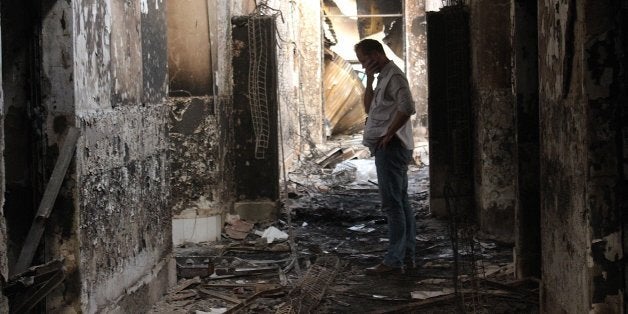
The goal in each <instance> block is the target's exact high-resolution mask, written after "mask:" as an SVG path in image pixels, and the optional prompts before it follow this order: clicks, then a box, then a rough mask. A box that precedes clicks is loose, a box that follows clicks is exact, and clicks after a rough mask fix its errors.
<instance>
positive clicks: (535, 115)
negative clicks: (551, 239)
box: [511, 0, 541, 278]
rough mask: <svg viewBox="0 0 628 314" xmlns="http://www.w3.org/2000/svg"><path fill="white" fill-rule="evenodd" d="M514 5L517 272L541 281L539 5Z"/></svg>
mask: <svg viewBox="0 0 628 314" xmlns="http://www.w3.org/2000/svg"><path fill="white" fill-rule="evenodd" d="M512 5H513V9H512V14H513V16H512V25H513V27H512V31H511V32H512V44H513V57H512V58H513V91H514V93H515V96H516V97H515V99H516V100H515V102H516V108H517V109H516V110H517V111H516V114H515V122H516V130H517V132H516V138H517V149H516V151H517V157H516V158H517V198H516V199H517V202H516V206H515V217H516V219H515V220H516V225H515V244H516V245H515V262H516V265H515V268H516V271H517V277H518V278H525V277H530V276H534V277H536V278H540V275H541V239H540V237H541V234H540V233H541V231H540V226H541V222H540V219H541V217H540V216H541V215H540V211H539V96H538V90H539V85H538V62H537V59H538V49H537V41H538V40H537V34H538V28H537V10H536V8H537V4H536V2H535V1H525V0H513V1H512Z"/></svg>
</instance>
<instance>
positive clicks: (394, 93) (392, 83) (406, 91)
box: [362, 61, 416, 151]
mask: <svg viewBox="0 0 628 314" xmlns="http://www.w3.org/2000/svg"><path fill="white" fill-rule="evenodd" d="M397 111H400V112H402V113H404V114H407V115H408V116H411V115H413V114H414V113H415V112H416V109H415V108H414V101H413V100H412V94H411V93H410V86H409V85H408V80H407V79H406V76H405V74H404V73H403V72H402V71H401V69H399V67H397V66H396V65H395V63H394V62H392V61H390V62H388V63H387V64H386V65H385V66H384V68H382V71H381V72H380V73H379V76H378V77H377V85H376V86H375V89H374V90H373V100H372V101H371V107H370V109H369V112H368V118H367V120H366V125H365V126H364V137H363V139H362V144H364V145H365V146H367V147H369V148H370V149H371V151H373V149H374V148H375V147H376V145H377V141H378V140H379V138H381V137H382V136H384V134H386V130H388V127H389V126H390V124H391V123H392V121H393V119H394V118H395V115H396V114H397ZM396 134H397V137H399V139H400V140H401V143H402V144H403V146H404V147H405V148H406V149H410V150H411V149H414V139H413V137H412V122H411V121H410V119H408V121H407V122H406V123H405V124H404V125H403V126H402V127H401V128H400V129H399V130H397V133H396Z"/></svg>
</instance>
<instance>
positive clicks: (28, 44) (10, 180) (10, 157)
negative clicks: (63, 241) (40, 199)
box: [2, 2, 46, 265]
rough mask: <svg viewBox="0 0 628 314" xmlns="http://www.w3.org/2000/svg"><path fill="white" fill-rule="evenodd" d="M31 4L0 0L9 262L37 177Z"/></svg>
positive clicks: (39, 113) (38, 120) (28, 218)
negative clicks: (0, 7)
mask: <svg viewBox="0 0 628 314" xmlns="http://www.w3.org/2000/svg"><path fill="white" fill-rule="evenodd" d="M37 15H38V14H37V10H36V9H35V7H34V6H33V5H30V4H29V3H27V2H16V3H10V4H9V3H3V5H2V60H3V62H2V63H3V65H4V66H3V68H2V76H3V90H4V97H3V112H4V115H3V117H4V119H3V121H4V124H3V132H4V134H5V141H4V148H5V150H4V154H3V156H4V159H5V162H6V163H7V164H9V165H11V167H7V168H6V171H5V173H4V179H5V181H4V183H5V187H6V191H5V192H6V193H4V194H3V197H4V206H3V208H4V217H5V218H6V221H7V225H6V226H7V228H8V229H7V249H8V251H7V259H8V264H9V265H14V264H15V262H16V261H17V257H18V255H19V250H20V249H21V247H22V243H23V241H24V239H25V238H26V234H27V233H28V228H29V227H30V223H31V222H32V220H33V216H34V212H35V206H36V205H34V202H35V200H34V199H35V197H36V195H37V192H41V191H37V189H36V187H37V188H41V187H40V186H39V185H40V183H41V182H39V180H38V179H39V178H40V177H41V172H40V171H41V163H40V162H41V161H42V158H41V151H40V149H42V148H43V146H42V145H41V143H42V142H41V135H42V134H43V133H44V132H43V130H42V128H43V124H44V123H43V120H44V119H45V114H46V113H45V110H43V108H41V107H40V106H39V105H40V103H39V99H38V97H36V96H35V95H36V93H35V91H36V89H35V88H34V87H35V83H36V80H35V79H34V78H33V76H34V73H35V71H34V70H35V69H36V63H32V62H30V61H29V60H30V59H31V58H32V59H33V60H37V58H36V56H37V50H35V49H32V47H33V45H34V43H35V42H36V41H37V34H36V33H35V29H36V26H35V25H36V24H37Z"/></svg>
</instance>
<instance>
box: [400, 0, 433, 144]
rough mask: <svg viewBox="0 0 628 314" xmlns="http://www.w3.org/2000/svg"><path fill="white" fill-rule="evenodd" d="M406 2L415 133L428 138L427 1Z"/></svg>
mask: <svg viewBox="0 0 628 314" xmlns="http://www.w3.org/2000/svg"><path fill="white" fill-rule="evenodd" d="M404 2H405V10H404V12H405V19H404V21H405V23H406V25H405V30H406V66H407V71H406V73H407V75H408V81H409V82H410V90H411V92H412V97H413V98H414V102H415V104H416V112H417V113H416V116H415V117H414V119H415V121H414V125H415V133H416V134H417V135H419V136H427V134H426V130H425V129H424V128H426V127H427V126H428V121H427V120H428V119H427V100H428V99H427V91H428V81H427V79H428V78H427V20H426V14H425V0H419V1H404Z"/></svg>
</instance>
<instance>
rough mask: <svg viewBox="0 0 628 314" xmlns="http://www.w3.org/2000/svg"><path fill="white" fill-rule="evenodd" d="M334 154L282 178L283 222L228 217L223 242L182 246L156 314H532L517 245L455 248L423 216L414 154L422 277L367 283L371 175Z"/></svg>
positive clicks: (375, 241)
mask: <svg viewBox="0 0 628 314" xmlns="http://www.w3.org/2000/svg"><path fill="white" fill-rule="evenodd" d="M333 151H334V150H333V149H332V150H330V153H329V154H327V155H326V156H323V157H321V158H318V160H316V161H312V162H306V163H304V165H303V167H301V168H300V169H301V170H300V171H299V172H294V173H290V174H289V180H290V182H291V183H290V185H289V191H290V192H289V193H288V200H287V201H285V210H286V211H287V209H290V211H291V212H292V216H291V222H290V223H289V222H288V221H289V220H288V219H287V218H288V217H287V216H286V215H285V214H284V215H283V219H282V220H280V221H278V222H276V223H273V224H266V225H260V224H256V225H253V224H249V223H247V222H243V221H241V220H239V219H238V217H229V219H227V220H228V222H227V223H226V227H225V230H224V232H223V238H222V240H221V241H220V242H219V243H207V244H188V245H185V246H184V247H179V248H177V249H176V251H175V255H176V256H177V262H178V263H177V264H178V267H177V268H178V269H177V270H178V275H179V280H180V281H179V285H178V286H176V287H175V288H173V289H172V290H171V293H170V294H169V295H167V296H166V297H165V298H164V299H163V300H162V301H161V302H160V303H159V304H157V305H155V307H154V308H153V311H152V313H207V312H209V313H223V312H227V313H235V312H241V313H308V312H314V313H369V312H372V313H458V312H464V311H466V312H473V313H535V312H538V305H537V300H538V289H537V284H536V283H535V282H534V281H525V280H523V281H521V280H519V281H517V280H515V279H514V276H513V267H512V257H511V255H512V247H509V246H506V245H501V244H498V243H494V242H491V241H490V240H483V239H478V237H477V236H475V234H474V233H473V232H471V233H469V232H466V233H465V232H464V230H459V231H458V233H457V234H458V237H457V238H458V241H456V242H452V241H451V237H450V224H449V222H448V221H444V220H437V219H435V218H433V217H431V216H430V213H429V208H428V203H429V202H428V190H429V181H428V166H427V165H425V164H423V163H422V162H421V160H422V158H423V156H420V154H419V155H418V156H417V158H415V159H416V161H417V164H419V166H417V165H414V166H411V167H410V171H409V178H410V182H409V183H410V185H409V186H410V188H409V193H410V199H411V202H412V205H413V207H414V208H415V210H416V219H417V250H416V251H417V252H416V258H417V262H418V263H417V264H418V268H417V269H413V270H412V269H409V270H407V271H406V272H405V273H404V274H392V275H384V276H366V275H364V268H366V267H369V266H373V265H375V264H377V263H378V262H380V260H381V257H382V255H383V253H384V251H385V249H386V244H387V238H386V228H387V226H386V218H385V216H384V215H383V214H382V212H381V211H380V210H379V196H378V193H377V186H376V184H377V180H376V175H375V168H374V165H373V161H372V160H369V159H358V160H350V161H347V160H345V159H347V158H351V157H353V156H356V155H361V154H363V152H360V151H359V150H354V149H351V150H347V149H342V150H341V151H340V152H338V151H336V152H335V153H334V152H333ZM347 151H349V153H347ZM333 156H335V157H333ZM333 159H335V162H330V160H333ZM342 160H345V161H342ZM339 161H340V162H339ZM325 167H327V168H325ZM332 167H333V169H332ZM290 225H291V226H293V230H292V232H291V231H290ZM273 227H274V228H273ZM469 230H470V229H469ZM467 231H468V230H467ZM463 233H464V234H463ZM288 234H293V235H294V238H292V239H290V238H289V239H288V240H286V239H285V237H286V235H288ZM471 239H473V240H471ZM270 240H272V241H273V242H272V243H269V242H270ZM291 243H294V246H295V248H296V252H297V253H296V257H297V260H298V264H297V263H294V262H293V261H294V257H295V254H294V252H295V251H293V250H291ZM452 244H457V250H453V248H454V246H453V245H452ZM455 252H457V254H454V253H455ZM456 265H457V267H456ZM471 265H476V267H471ZM456 270H457V275H458V276H457V278H459V279H458V280H457V281H456V282H454V280H453V279H452V278H454V273H455V271H456ZM456 290H457V291H458V293H456ZM463 300H464V301H463ZM463 309H464V310H463Z"/></svg>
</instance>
